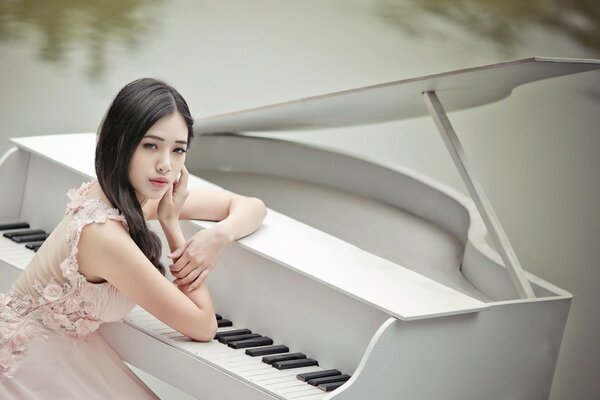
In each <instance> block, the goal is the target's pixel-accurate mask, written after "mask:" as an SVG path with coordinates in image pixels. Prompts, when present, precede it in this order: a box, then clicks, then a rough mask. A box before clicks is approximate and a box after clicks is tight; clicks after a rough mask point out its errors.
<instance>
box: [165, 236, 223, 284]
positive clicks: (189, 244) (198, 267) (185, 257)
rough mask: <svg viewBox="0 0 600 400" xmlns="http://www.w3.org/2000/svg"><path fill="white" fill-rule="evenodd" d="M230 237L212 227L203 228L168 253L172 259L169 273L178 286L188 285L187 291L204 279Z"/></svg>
mask: <svg viewBox="0 0 600 400" xmlns="http://www.w3.org/2000/svg"><path fill="white" fill-rule="evenodd" d="M229 243H231V239H230V238H228V237H227V236H226V235H224V234H222V233H221V232H219V230H217V229H215V228H214V227H211V228H208V229H204V230H202V231H200V232H198V233H197V234H196V235H194V236H193V237H192V238H191V239H190V240H188V241H186V242H185V244H184V245H183V246H181V247H180V248H178V249H177V250H175V251H174V252H173V253H171V254H170V255H169V258H171V259H172V260H173V261H175V262H174V263H173V265H171V266H170V269H171V274H172V275H173V276H174V277H175V278H177V279H175V281H174V283H176V284H177V285H178V286H182V285H186V284H188V283H191V282H193V283H192V284H191V285H190V286H189V289H188V290H189V291H190V292H191V291H192V290H194V289H196V288H197V287H198V286H200V284H201V283H202V282H204V280H205V279H206V277H207V275H208V273H209V272H210V271H211V270H212V268H213V267H214V265H215V263H216V262H217V260H218V259H219V257H220V256H221V254H222V253H223V250H224V249H225V247H226V246H227V245H228V244H229Z"/></svg>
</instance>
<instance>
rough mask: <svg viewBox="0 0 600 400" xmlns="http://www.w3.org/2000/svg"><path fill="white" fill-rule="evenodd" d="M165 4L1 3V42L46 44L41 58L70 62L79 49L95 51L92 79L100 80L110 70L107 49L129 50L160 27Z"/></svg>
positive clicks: (145, 0) (146, 0)
mask: <svg viewBox="0 0 600 400" xmlns="http://www.w3.org/2000/svg"><path fill="white" fill-rule="evenodd" d="M160 3H162V0H93V1H80V0H43V1H39V0H0V40H1V41H9V40H28V39H31V38H33V39H34V40H37V41H39V42H40V48H39V56H40V57H41V59H42V60H47V61H52V62H62V61H65V59H66V57H67V53H68V52H69V51H71V50H73V49H74V48H75V47H77V46H82V47H83V48H85V49H86V51H88V52H89V58H90V61H89V67H88V71H87V73H88V75H89V76H90V77H91V78H93V79H97V78H99V77H101V76H102V73H103V72H104V70H105V67H106V54H105V53H106V52H107V47H108V46H109V45H110V44H111V42H121V43H123V44H124V45H126V46H127V47H128V48H129V49H133V48H135V47H136V46H137V44H138V43H139V41H140V39H141V38H142V37H143V36H144V35H145V34H146V33H147V32H148V31H149V28H150V27H152V26H154V25H155V24H156V21H155V19H156V18H155V17H156V11H157V9H158V7H157V6H158V5H159V4H160Z"/></svg>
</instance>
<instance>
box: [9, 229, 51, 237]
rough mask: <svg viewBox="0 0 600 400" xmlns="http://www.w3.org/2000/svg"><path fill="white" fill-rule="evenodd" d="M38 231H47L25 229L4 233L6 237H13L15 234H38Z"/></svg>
mask: <svg viewBox="0 0 600 400" xmlns="http://www.w3.org/2000/svg"><path fill="white" fill-rule="evenodd" d="M37 233H46V232H44V231H43V230H41V229H24V230H21V231H14V232H5V233H4V234H3V236H4V237H6V238H9V239H12V238H13V237H15V236H24V235H33V234H37Z"/></svg>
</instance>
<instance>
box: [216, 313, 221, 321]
mask: <svg viewBox="0 0 600 400" xmlns="http://www.w3.org/2000/svg"><path fill="white" fill-rule="evenodd" d="M215 318H216V319H217V321H218V320H220V319H223V317H221V316H220V315H219V314H215Z"/></svg>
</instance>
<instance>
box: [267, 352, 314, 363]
mask: <svg viewBox="0 0 600 400" xmlns="http://www.w3.org/2000/svg"><path fill="white" fill-rule="evenodd" d="M301 358H306V355H304V354H302V353H289V354H280V355H277V356H267V357H263V359H262V362H264V363H265V364H273V363H274V362H276V361H287V360H299V359H301Z"/></svg>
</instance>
